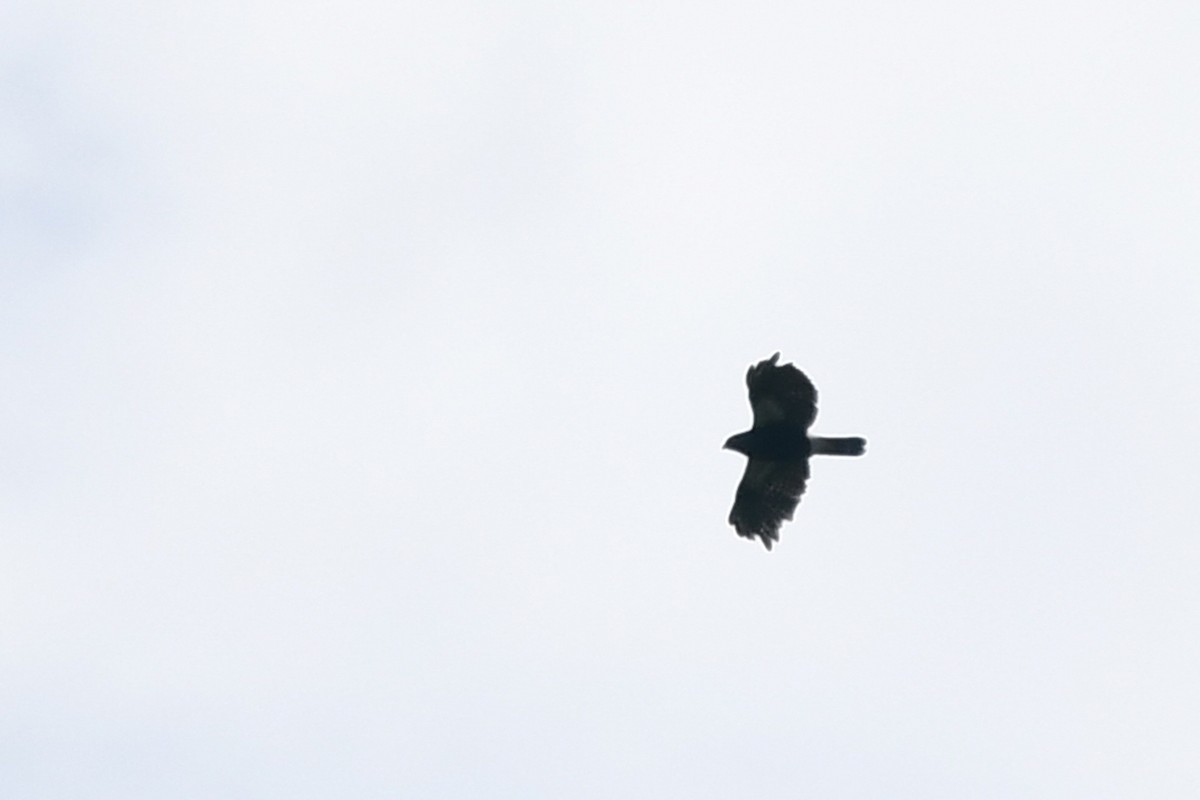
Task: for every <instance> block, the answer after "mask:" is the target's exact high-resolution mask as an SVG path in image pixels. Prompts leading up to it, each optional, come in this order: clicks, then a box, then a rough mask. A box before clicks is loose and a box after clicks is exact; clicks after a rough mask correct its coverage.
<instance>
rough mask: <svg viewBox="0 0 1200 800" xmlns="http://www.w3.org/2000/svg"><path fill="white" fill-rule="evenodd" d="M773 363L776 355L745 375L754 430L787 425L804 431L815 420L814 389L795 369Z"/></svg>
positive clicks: (815, 394)
mask: <svg viewBox="0 0 1200 800" xmlns="http://www.w3.org/2000/svg"><path fill="white" fill-rule="evenodd" d="M777 361H779V353H776V354H775V355H773V356H771V357H770V358H769V359H767V360H766V361H760V362H758V363H757V364H755V365H754V366H752V367H750V369H749V370H748V371H747V372H746V386H747V387H748V388H749V389H750V408H752V409H753V410H754V427H756V428H758V427H762V426H764V425H773V424H776V423H780V422H787V423H791V424H794V425H798V426H799V427H801V428H805V429H807V428H808V427H809V426H810V425H812V423H813V420H814V419H816V418H817V389H816V387H815V386H813V385H812V381H810V380H809V379H808V376H806V375H805V374H804V373H803V372H801V371H800V370H798V369H796V367H795V366H793V365H792V364H784V365H783V366H782V367H780V366H776V362H777Z"/></svg>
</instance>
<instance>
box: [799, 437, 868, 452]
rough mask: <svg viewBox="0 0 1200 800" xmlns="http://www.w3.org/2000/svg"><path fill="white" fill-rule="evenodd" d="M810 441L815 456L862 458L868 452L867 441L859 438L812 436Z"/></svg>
mask: <svg viewBox="0 0 1200 800" xmlns="http://www.w3.org/2000/svg"><path fill="white" fill-rule="evenodd" d="M809 441H810V442H812V452H813V455H814V456H861V455H862V454H863V453H865V452H867V440H866V439H863V438H861V437H858V436H841V437H836V438H827V437H824V436H810V437H809Z"/></svg>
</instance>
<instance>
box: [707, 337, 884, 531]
mask: <svg viewBox="0 0 1200 800" xmlns="http://www.w3.org/2000/svg"><path fill="white" fill-rule="evenodd" d="M778 361H779V353H776V354H775V355H773V356H771V357H770V358H769V359H767V360H766V361H760V362H758V363H757V364H755V365H754V366H752V367H750V369H749V370H748V371H747V372H746V386H747V387H748V388H749V389H750V408H751V409H753V411H754V427H752V428H751V429H750V430H748V431H746V432H745V433H739V434H737V435H736V436H731V437H729V440H728V441H727V442H725V449H727V450H734V451H736V452H739V453H742V454H743V455H745V456H746V457H747V458H748V459H749V461H748V462H747V463H746V472H745V474H744V475H742V482H741V483H740V484H738V488H737V497H736V498H735V499H734V501H733V510H731V511H730V512H729V524H730V525H732V526H733V527H734V529H735V530H736V531H737V533H738V536H745V537H746V538H747V539H753V538H754V537H755V536H757V537H759V538H760V539H762V543H763V544H764V545H766V547H767V549H768V550H770V549H771V545H773V544H774V543H775V542H777V541H779V526H780V525H782V524H783V521H784V520H785V519H791V518H792V514H793V512H795V510H796V506H797V505H799V503H800V495H802V494H804V484H805V482H806V481H807V480H808V457H809V456H812V455H829V456H861V455H862V454H863V453H865V452H866V450H867V440H866V439H862V438H859V437H857V436H848V437H842V438H832V439H831V438H826V437H824V436H809V435H808V429H809V427H810V426H811V425H812V424H813V420H814V419H816V417H817V389H816V387H815V386H813V385H812V381H810V380H809V379H808V377H807V376H806V375H805V374H804V373H803V372H801V371H800V370H798V369H796V367H794V366H793V365H791V364H784V365H783V366H779V365H778V364H777V363H776V362H778Z"/></svg>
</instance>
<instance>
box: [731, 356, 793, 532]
mask: <svg viewBox="0 0 1200 800" xmlns="http://www.w3.org/2000/svg"><path fill="white" fill-rule="evenodd" d="M763 363H766V362H763ZM797 371H798V370H797ZM756 416H757V415H756ZM807 480H808V459H807V458H803V459H798V460H795V461H767V460H765V459H761V458H751V459H750V461H749V462H748V463H747V464H746V472H745V474H743V475H742V482H741V483H739V484H738V488H737V497H736V499H734V501H733V510H732V511H730V512H729V524H730V525H732V526H733V527H734V529H736V530H737V532H738V536H745V537H746V538H747V539H753V538H754V537H755V536H757V537H759V538H760V539H762V543H763V544H764V545H766V547H767V549H768V550H770V549H771V545H772V544H774V543H775V542H777V541H779V526H780V525H782V524H783V521H784V520H785V519H791V518H792V514H793V513H794V512H795V511H796V506H797V505H798V504H799V502H800V495H802V494H804V484H805V482H806V481H807Z"/></svg>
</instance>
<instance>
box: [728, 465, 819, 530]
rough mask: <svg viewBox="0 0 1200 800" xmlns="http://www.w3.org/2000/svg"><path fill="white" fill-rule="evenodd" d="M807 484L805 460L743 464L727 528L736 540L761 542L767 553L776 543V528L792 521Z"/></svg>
mask: <svg viewBox="0 0 1200 800" xmlns="http://www.w3.org/2000/svg"><path fill="white" fill-rule="evenodd" d="M807 480H808V459H807V458H804V459H797V460H794V461H766V460H764V459H761V458H752V459H750V461H749V462H747V464H746V472H745V474H744V475H742V482H741V483H739V484H738V488H737V497H736V498H735V499H734V501H733V509H732V510H731V511H730V512H729V524H730V525H732V526H733V527H734V529H736V530H737V532H738V536H745V537H746V538H747V539H753V538H754V537H755V536H757V537H759V538H761V539H762V543H763V544H764V545H766V547H767V549H768V550H770V549H771V545H772V544H774V543H775V542H777V541H779V526H780V525H782V524H783V521H784V520H785V519H791V518H792V514H793V512H795V510H796V506H797V505H798V504H799V503H800V495H802V494H804V484H805V482H806V481H807Z"/></svg>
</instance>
